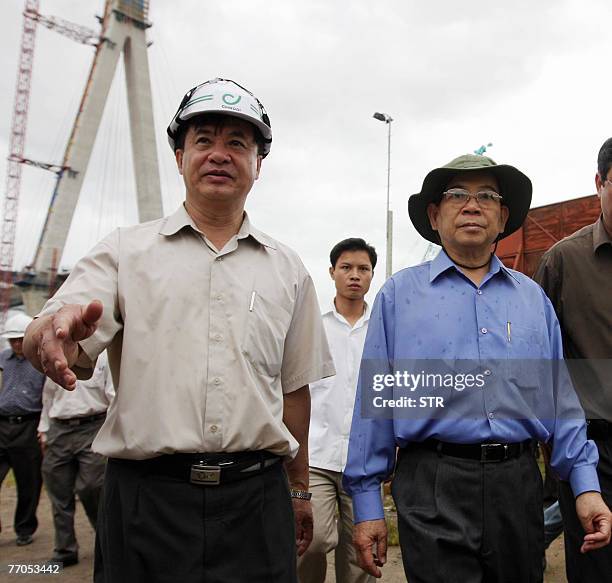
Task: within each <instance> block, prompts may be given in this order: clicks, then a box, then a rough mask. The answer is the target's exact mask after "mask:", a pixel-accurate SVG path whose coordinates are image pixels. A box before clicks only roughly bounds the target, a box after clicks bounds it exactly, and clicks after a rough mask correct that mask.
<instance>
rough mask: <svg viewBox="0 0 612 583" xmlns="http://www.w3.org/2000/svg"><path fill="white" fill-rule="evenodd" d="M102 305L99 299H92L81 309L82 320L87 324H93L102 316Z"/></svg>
mask: <svg viewBox="0 0 612 583" xmlns="http://www.w3.org/2000/svg"><path fill="white" fill-rule="evenodd" d="M103 311H104V306H103V305H102V302H101V301H100V300H92V301H91V302H89V304H87V306H86V307H85V309H84V310H83V322H84V323H85V324H86V325H87V326H93V325H94V324H96V323H97V322H98V320H99V319H100V318H101V317H102V312H103Z"/></svg>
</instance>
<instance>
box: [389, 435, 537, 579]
mask: <svg viewBox="0 0 612 583" xmlns="http://www.w3.org/2000/svg"><path fill="white" fill-rule="evenodd" d="M392 493H393V498H394V500H395V505H396V507H397V514H398V527H399V535H400V547H401V549H402V560H403V562H404V570H405V572H406V576H407V578H408V581H410V583H519V582H520V583H539V582H541V581H542V579H543V572H542V555H543V553H544V517H543V513H542V478H541V475H540V471H539V469H538V466H537V463H536V460H535V457H534V455H533V453H532V452H531V451H525V452H524V453H523V454H522V455H521V456H520V457H518V458H515V459H510V460H506V461H503V462H497V463H481V462H480V461H477V460H471V459H462V458H457V457H452V456H445V455H441V454H438V453H437V452H435V451H430V450H427V449H423V448H411V447H409V448H408V449H403V450H400V454H399V457H398V465H397V469H396V473H395V477H394V479H393V483H392Z"/></svg>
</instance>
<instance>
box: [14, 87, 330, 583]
mask: <svg viewBox="0 0 612 583" xmlns="http://www.w3.org/2000/svg"><path fill="white" fill-rule="evenodd" d="M168 139H169V142H170V146H171V148H172V151H173V153H174V155H175V159H176V164H177V167H178V172H179V173H180V174H181V176H182V177H183V181H184V183H185V189H186V200H185V202H184V204H182V205H181V206H180V207H179V208H178V209H177V210H176V211H175V212H174V213H173V214H172V215H170V216H168V217H165V218H162V219H159V220H156V221H151V222H148V223H144V224H142V225H137V226H133V227H126V228H121V229H118V230H116V231H114V232H113V233H111V234H110V235H109V236H107V237H106V238H105V239H104V240H103V241H102V242H101V243H99V244H98V245H97V246H96V247H94V249H93V250H92V251H91V252H90V253H89V254H88V255H87V256H86V257H85V258H83V259H82V260H81V261H79V262H78V263H77V264H76V266H75V267H74V269H73V270H72V273H71V274H70V276H69V277H68V279H67V280H66V282H65V283H64V285H63V286H62V287H61V288H60V290H59V291H58V293H57V294H56V295H55V296H54V298H52V299H51V300H50V301H49V302H48V303H47V305H46V306H45V308H44V310H43V312H42V314H41V315H40V317H39V318H38V320H36V321H35V322H34V323H33V324H32V325H31V326H30V328H29V329H28V334H27V336H26V339H25V343H24V348H25V350H26V354H27V355H28V358H30V359H31V360H32V362H33V363H35V365H36V366H37V367H38V368H40V369H41V370H43V369H44V370H45V371H46V373H47V374H48V375H49V376H50V378H52V379H53V380H54V381H55V382H57V383H58V384H60V385H61V386H63V387H65V388H67V389H73V388H74V387H75V385H76V380H77V376H76V375H77V374H78V375H79V377H84V376H90V375H91V373H92V370H93V368H94V365H95V362H96V359H97V357H98V355H99V354H100V353H101V352H102V351H103V350H104V349H106V348H107V347H108V358H109V362H110V367H111V370H112V373H113V378H114V379H115V381H116V383H115V391H116V396H115V400H114V401H113V404H112V406H111V407H110V409H109V411H108V415H107V418H106V421H105V422H104V425H103V426H102V429H101V430H100V433H99V434H98V437H96V439H95V441H94V445H93V449H94V451H96V452H98V453H101V454H103V455H105V456H107V457H108V458H109V460H108V463H107V468H106V475H105V481H104V490H103V496H102V501H101V503H100V511H99V513H98V529H97V536H96V563H95V581H96V583H99V582H104V583H124V582H125V583H132V582H134V581H139V582H140V581H147V582H148V583H167V582H170V581H171V582H175V581H181V582H182V583H201V582H202V581H249V583H259V582H260V583H292V582H294V581H297V557H296V550H297V552H298V553H299V554H302V553H303V552H304V551H305V550H306V548H307V547H308V545H309V544H310V541H311V539H312V510H311V505H310V493H309V492H308V426H309V421H310V392H309V390H308V384H309V383H312V382H315V381H318V380H320V379H322V378H325V377H327V376H330V375H332V374H334V367H333V359H332V357H331V354H330V352H329V348H328V345H327V340H326V338H325V331H324V329H323V325H322V322H321V314H320V310H319V303H318V301H317V296H316V292H315V288H314V284H313V282H312V279H311V277H310V275H309V274H308V272H307V271H306V268H305V267H304V265H303V264H302V262H301V260H300V259H299V257H298V256H297V254H296V253H295V252H294V251H292V250H291V249H289V248H288V247H286V246H285V245H283V244H282V243H279V242H278V241H276V240H274V239H272V238H271V237H269V236H268V235H266V234H264V233H262V232H261V231H259V230H258V229H256V228H255V227H254V226H253V225H252V223H251V221H250V218H249V216H248V215H247V214H246V213H245V211H244V206H245V202H246V198H247V195H248V194H249V192H250V190H251V188H252V186H253V184H254V182H255V180H257V178H258V177H259V172H260V169H261V165H262V161H263V159H264V157H265V156H266V155H267V154H268V152H269V151H270V146H271V143H272V129H271V126H270V119H269V118H268V115H267V113H266V111H265V109H264V107H263V106H262V104H261V102H260V101H259V100H258V99H257V98H256V97H255V96H254V95H253V94H252V93H250V92H249V91H247V90H246V89H244V87H242V86H240V85H238V84H237V83H235V82H233V81H229V80H225V79H213V80H211V81H207V82H205V83H202V84H201V85H198V86H197V87H194V88H193V89H191V90H190V91H189V92H188V93H187V94H186V95H185V97H184V98H183V100H182V101H181V103H180V106H179V109H178V111H177V112H176V114H175V116H174V117H173V118H172V121H171V123H170V126H169V127H168ZM96 298H98V300H96ZM92 300H93V301H92Z"/></svg>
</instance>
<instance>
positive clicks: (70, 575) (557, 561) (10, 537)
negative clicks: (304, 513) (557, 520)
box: [0, 483, 567, 583]
mask: <svg viewBox="0 0 612 583" xmlns="http://www.w3.org/2000/svg"><path fill="white" fill-rule="evenodd" d="M15 498H16V492H15V487H14V486H12V485H8V486H7V485H6V483H5V485H4V486H3V488H2V491H1V492H0V520H1V522H2V532H1V533H0V581H1V582H2V583H13V582H14V583H40V581H57V582H58V583H59V582H61V583H83V582H89V581H91V580H92V570H93V544H94V533H93V531H92V529H91V527H90V526H89V522H88V521H87V517H86V516H85V513H84V512H83V509H82V507H81V506H80V505H77V517H76V529H77V539H78V541H79V545H80V550H79V556H80V562H79V564H78V565H75V566H73V567H68V568H66V569H65V570H64V571H63V572H62V573H60V574H58V575H49V576H47V577H45V578H43V577H41V576H40V575H39V576H35V575H11V574H9V573H8V571H7V565H8V564H10V563H30V564H34V563H39V564H40V563H44V562H45V561H47V560H48V559H49V558H50V557H51V554H52V552H53V523H52V520H51V506H50V504H49V499H48V498H47V494H46V493H45V492H44V491H43V493H42V496H41V499H40V505H39V507H38V520H39V522H40V524H39V527H38V530H37V531H36V534H35V535H34V542H33V543H32V544H31V545H29V546H27V547H18V546H16V545H15V533H14V532H13V527H12V522H13V511H14V508H15ZM546 557H547V560H548V568H547V569H546V572H545V577H544V582H545V583H566V581H567V580H566V578H565V562H564V557H563V538H562V537H560V538H558V539H557V540H556V541H555V542H554V543H553V544H552V545H551V547H550V548H549V549H548V551H547V553H546ZM329 564H330V568H329V569H328V577H327V579H326V583H334V582H335V577H334V574H333V573H334V568H333V557H332V556H330V561H329ZM380 581H382V582H383V583H400V582H404V581H406V578H405V576H404V570H403V568H402V560H401V556H400V552H399V547H391V548H390V549H389V552H388V557H387V564H386V565H385V567H384V569H383V577H382V579H380Z"/></svg>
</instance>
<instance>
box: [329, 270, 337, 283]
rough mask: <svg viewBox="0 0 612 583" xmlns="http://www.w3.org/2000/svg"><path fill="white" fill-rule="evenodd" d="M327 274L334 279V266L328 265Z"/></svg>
mask: <svg viewBox="0 0 612 583" xmlns="http://www.w3.org/2000/svg"><path fill="white" fill-rule="evenodd" d="M329 276H330V277H331V278H332V279H333V280H335V279H336V278H335V277H334V268H333V267H330V268H329Z"/></svg>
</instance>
